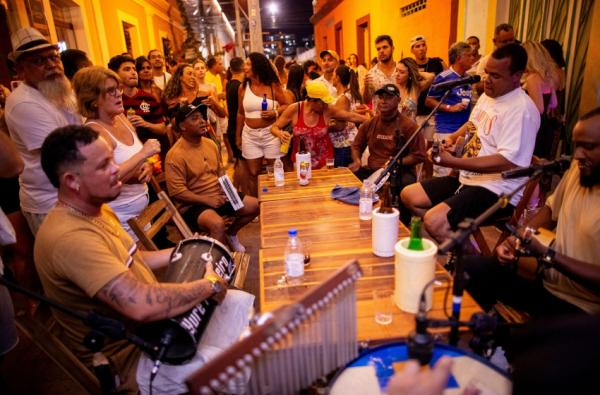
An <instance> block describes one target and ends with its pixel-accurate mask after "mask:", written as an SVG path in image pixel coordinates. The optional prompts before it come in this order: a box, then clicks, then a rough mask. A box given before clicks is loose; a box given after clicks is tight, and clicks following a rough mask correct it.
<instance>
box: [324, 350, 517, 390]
mask: <svg viewBox="0 0 600 395" xmlns="http://www.w3.org/2000/svg"><path fill="white" fill-rule="evenodd" d="M398 345H404V346H405V347H407V348H408V343H407V342H406V341H403V340H399V341H394V342H389V343H384V344H380V345H378V346H375V347H373V348H369V349H368V350H366V351H363V352H362V353H361V354H360V355H359V356H357V357H356V358H354V359H353V360H352V361H350V362H348V363H347V364H345V365H344V366H343V367H341V368H340V370H339V371H338V372H337V373H336V374H335V376H333V378H332V379H331V380H330V381H329V385H328V387H329V390H330V389H331V387H332V386H333V385H334V384H335V382H336V381H337V380H338V378H339V377H340V375H341V374H342V373H343V372H344V371H345V370H346V369H348V368H349V367H350V365H351V364H352V363H354V362H355V361H357V360H359V359H360V358H362V357H364V356H365V355H367V354H371V353H373V352H375V351H378V350H380V349H384V348H388V347H393V346H398ZM433 347H434V349H435V348H436V347H438V348H443V349H446V350H451V351H457V350H458V351H460V352H461V353H462V354H464V355H465V356H467V357H471V358H473V359H475V360H477V361H478V362H481V363H482V364H484V365H485V366H487V367H489V368H491V369H492V370H494V371H496V372H497V373H499V374H500V375H502V376H503V377H504V378H506V379H507V380H509V381H510V382H511V383H512V376H511V375H510V373H509V372H505V371H503V370H502V369H500V368H499V367H497V366H496V365H494V364H493V363H491V362H490V361H488V360H487V359H485V358H483V357H481V356H479V355H477V354H475V353H473V352H471V351H467V350H463V349H462V348H459V347H454V346H451V345H449V344H444V343H437V342H436V343H434V344H433Z"/></svg>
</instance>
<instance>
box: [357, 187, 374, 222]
mask: <svg viewBox="0 0 600 395" xmlns="http://www.w3.org/2000/svg"><path fill="white" fill-rule="evenodd" d="M372 212H373V187H371V182H370V181H369V180H365V182H364V183H363V185H362V187H361V188H360V200H359V201H358V218H360V219H361V220H363V221H369V220H370V219H371V213H372Z"/></svg>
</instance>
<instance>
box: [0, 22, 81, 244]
mask: <svg viewBox="0 0 600 395" xmlns="http://www.w3.org/2000/svg"><path fill="white" fill-rule="evenodd" d="M11 41H12V46H13V48H14V51H13V52H12V53H11V54H10V55H9V57H10V58H11V60H13V61H14V62H15V63H16V66H17V72H18V75H19V77H20V78H21V79H22V80H23V82H22V83H21V84H19V86H18V87H17V89H15V90H14V92H13V93H12V94H11V95H10V96H9V97H8V99H7V100H6V112H5V116H6V124H7V125H8V130H9V131H10V135H11V137H12V139H13V140H14V142H15V145H16V146H17V149H18V150H19V153H20V154H21V157H22V158H23V161H24V162H25V169H24V170H23V172H22V173H21V175H20V177H19V184H20V191H19V198H20V200H21V210H22V211H23V215H24V216H25V218H26V219H27V223H28V224H29V228H30V229H31V232H32V233H33V234H34V235H35V234H36V233H37V230H38V228H39V226H40V225H41V223H42V221H43V220H44V218H45V216H46V214H47V213H48V211H50V209H51V208H52V207H54V205H55V203H56V200H57V191H56V188H54V187H53V186H52V184H51V183H50V181H49V180H48V177H46V175H45V174H44V171H43V170H42V167H41V164H40V149H41V147H42V143H43V142H44V139H45V138H46V136H48V135H49V134H50V132H52V131H53V130H54V129H56V128H58V127H61V126H66V125H69V124H81V116H80V115H79V114H78V113H77V102H76V100H75V96H74V94H73V91H72V90H71V84H70V82H69V80H68V79H67V77H65V74H64V70H63V65H62V62H61V60H60V55H59V54H58V47H57V46H56V45H55V44H51V43H50V42H49V41H48V40H47V39H46V38H45V37H44V36H43V35H42V34H41V33H40V32H38V31H37V30H35V29H33V28H31V27H26V28H22V29H19V30H17V31H16V32H15V33H13V35H12V36H11Z"/></svg>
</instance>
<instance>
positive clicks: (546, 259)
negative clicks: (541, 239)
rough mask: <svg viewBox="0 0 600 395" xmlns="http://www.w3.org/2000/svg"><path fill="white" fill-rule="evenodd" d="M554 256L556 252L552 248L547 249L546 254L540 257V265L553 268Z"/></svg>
mask: <svg viewBox="0 0 600 395" xmlns="http://www.w3.org/2000/svg"><path fill="white" fill-rule="evenodd" d="M555 256H556V251H554V250H553V249H552V248H550V247H548V249H547V250H546V253H545V254H544V255H542V256H541V257H540V260H541V261H542V262H541V263H542V264H543V265H544V266H546V267H547V268H551V267H553V266H554V257H555Z"/></svg>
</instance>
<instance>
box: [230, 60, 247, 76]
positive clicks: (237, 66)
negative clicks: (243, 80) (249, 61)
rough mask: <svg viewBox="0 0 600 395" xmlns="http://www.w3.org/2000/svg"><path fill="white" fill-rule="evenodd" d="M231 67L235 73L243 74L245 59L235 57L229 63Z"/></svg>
mask: <svg viewBox="0 0 600 395" xmlns="http://www.w3.org/2000/svg"><path fill="white" fill-rule="evenodd" d="M229 67H230V68H231V72H233V73H241V72H242V71H244V59H242V58H240V57H237V56H236V57H235V58H233V59H231V60H230V61H229Z"/></svg>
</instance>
